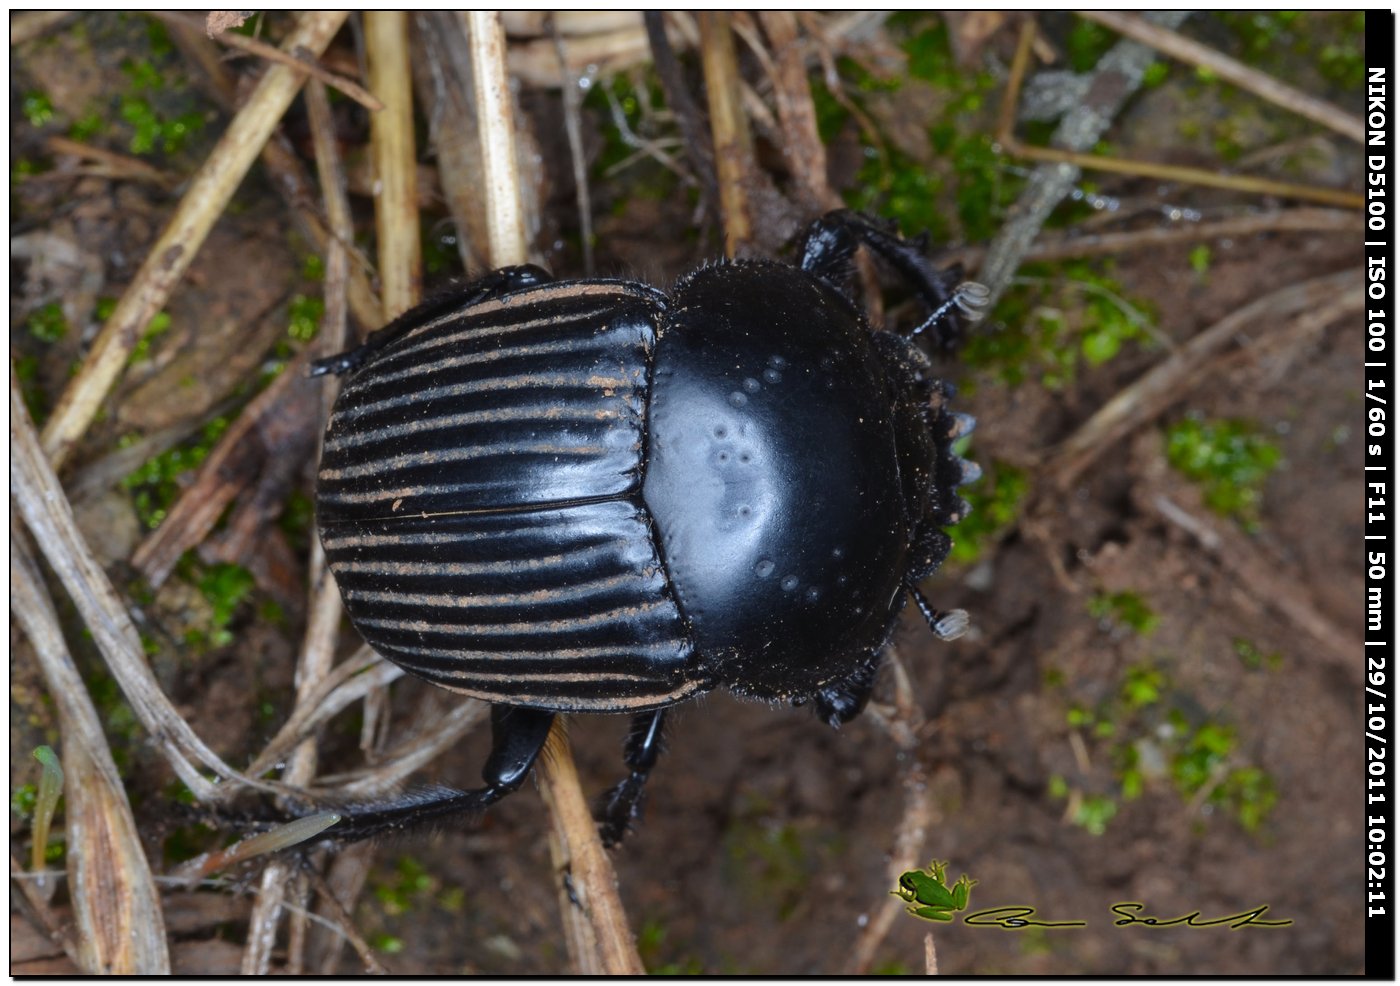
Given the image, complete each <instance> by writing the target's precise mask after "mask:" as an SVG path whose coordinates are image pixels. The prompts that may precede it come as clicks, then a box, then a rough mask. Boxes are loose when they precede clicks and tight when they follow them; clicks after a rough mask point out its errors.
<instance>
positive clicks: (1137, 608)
mask: <svg viewBox="0 0 1400 986" xmlns="http://www.w3.org/2000/svg"><path fill="white" fill-rule="evenodd" d="M1088 606H1089V615H1091V616H1093V617H1095V618H1096V619H1100V620H1109V621H1111V622H1113V623H1117V624H1120V625H1122V626H1125V627H1128V628H1129V629H1131V630H1132V631H1133V632H1134V633H1138V634H1141V635H1142V636H1144V637H1145V636H1147V635H1148V634H1150V633H1152V631H1153V630H1156V629H1157V624H1158V623H1159V622H1160V620H1159V618H1158V616H1157V614H1156V613H1154V612H1153V611H1152V608H1151V607H1150V606H1148V605H1147V601H1146V600H1145V599H1143V598H1142V597H1141V596H1139V595H1138V594H1137V593H1135V592H1115V593H1111V594H1110V593H1105V592H1100V593H1096V594H1095V595H1094V596H1092V597H1091V598H1090V599H1089V604H1088Z"/></svg>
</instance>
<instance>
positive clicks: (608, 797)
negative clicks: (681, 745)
mask: <svg viewBox="0 0 1400 986" xmlns="http://www.w3.org/2000/svg"><path fill="white" fill-rule="evenodd" d="M665 724H666V710H665V709H657V710H656V711H655V712H644V713H642V714H641V715H639V716H635V717H634V718H633V719H632V727H631V729H630V730H629V731H628V733H627V742H626V743H625V745H624V746H623V753H622V762H623V763H625V764H627V766H629V767H631V768H632V773H631V774H629V775H628V776H627V778H626V779H625V780H622V781H619V782H618V783H617V784H616V785H614V786H613V788H612V790H610V791H608V793H607V794H605V795H603V797H602V799H601V800H600V801H599V804H598V813H597V814H598V835H599V837H600V838H601V839H602V840H603V845H605V846H607V847H608V848H609V849H611V848H612V847H613V846H616V845H618V844H620V843H621V842H622V840H623V838H624V837H625V836H626V835H627V830H628V829H629V828H631V826H632V820H633V819H634V818H639V817H640V816H641V813H642V795H643V793H644V792H645V788H646V782H647V775H648V774H650V773H651V769H652V768H653V767H655V766H656V761H657V760H658V759H659V758H660V756H661V752H662V751H663V750H664V749H665V739H664V730H665Z"/></svg>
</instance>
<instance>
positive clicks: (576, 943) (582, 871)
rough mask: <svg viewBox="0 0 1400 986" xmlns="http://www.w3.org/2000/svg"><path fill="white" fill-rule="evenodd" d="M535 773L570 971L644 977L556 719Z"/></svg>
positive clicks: (613, 877) (612, 874) (559, 720)
mask: <svg viewBox="0 0 1400 986" xmlns="http://www.w3.org/2000/svg"><path fill="white" fill-rule="evenodd" d="M536 772H537V773H538V775H539V778H540V794H541V795H542V796H543V797H544V800H545V803H546V804H547V805H548V806H549V817H550V822H551V824H552V831H551V833H550V849H551V852H552V855H553V856H554V867H555V871H556V876H557V877H558V879H559V882H560V886H559V894H560V897H559V902H560V907H561V908H562V909H563V914H564V927H565V930H566V931H567V932H568V942H569V957H570V958H571V959H572V960H573V964H574V971H575V972H576V973H578V974H580V975H585V976H590V975H607V976H641V975H645V974H646V969H645V967H644V966H643V965H642V960H641V958H640V957H639V956H638V955H637V945H636V941H635V939H634V938H633V937H632V930H631V928H630V926H629V925H628V921H627V914H626V912H625V911H624V910H623V909H622V900H621V898H620V897H619V896H618V893H617V874H616V873H615V872H614V871H613V867H612V861H611V860H609V859H608V856H607V853H606V851H605V850H604V849H603V844H602V843H601V842H600V841H599V840H598V827H597V824H596V823H595V822H594V821H593V814H592V812H590V811H589V810H588V803H587V802H586V801H585V800H584V798H583V790H582V788H581V787H580V786H579V780H578V772H577V770H576V769H575V768H574V758H573V753H572V752H571V750H570V748H569V737H568V734H567V732H566V731H565V729H564V725H563V719H562V717H560V718H556V719H555V721H554V727H553V728H552V729H551V730H550V732H549V740H548V741H547V742H546V744H545V748H544V753H543V754H542V755H541V756H540V759H539V763H538V765H537V766H536Z"/></svg>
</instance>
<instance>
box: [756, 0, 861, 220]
mask: <svg viewBox="0 0 1400 986" xmlns="http://www.w3.org/2000/svg"><path fill="white" fill-rule="evenodd" d="M756 16H757V17H758V21H759V23H760V24H761V25H762V26H763V33H764V34H766V35H767V36H768V43H769V44H770V45H771V46H772V49H773V75H772V80H773V100H774V102H775V103H776V104H777V107H778V122H779V125H780V126H781V127H782V133H783V155H784V157H785V158H786V159H787V163H788V168H789V170H790V171H791V172H792V174H793V176H794V177H795V178H796V179H797V181H798V183H799V187H800V188H802V189H803V191H804V192H805V193H806V196H807V198H808V199H809V202H808V203H806V204H807V206H808V208H810V209H812V211H814V212H817V211H826V210H830V209H839V208H841V205H842V203H841V197H840V196H839V195H837V194H836V192H834V191H833V190H832V188H831V184H830V182H829V181H828V180H827V167H826V145H825V144H823V143H822V140H821V134H820V133H819V132H818V130H817V110H816V104H815V103H813V102H812V85H811V82H810V81H809V79H808V76H807V58H806V55H805V52H804V48H803V46H802V44H801V43H800V39H799V37H798V33H797V17H796V15H795V14H793V13H792V12H791V11H787V10H783V11H763V12H760V13H758V14H757V15H756Z"/></svg>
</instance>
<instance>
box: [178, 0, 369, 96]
mask: <svg viewBox="0 0 1400 986" xmlns="http://www.w3.org/2000/svg"><path fill="white" fill-rule="evenodd" d="M151 16H152V17H155V18H158V19H159V20H162V21H165V22H166V23H167V24H181V25H183V26H184V27H186V28H189V29H191V30H202V29H204V26H203V25H202V24H200V22H199V18H197V17H189V16H188V15H186V14H179V13H173V12H170V11H160V10H157V11H153V12H152V13H151ZM205 36H206V37H208V38H210V39H211V40H214V41H217V42H219V44H225V45H228V46H229V47H230V48H237V49H238V50H240V51H246V52H248V53H249V54H250V55H256V56H257V57H259V58H262V59H265V60H267V61H269V62H274V63H276V64H278V65H289V66H291V67H292V68H297V69H301V70H302V71H304V72H306V73H307V74H308V75H310V76H311V77H312V78H313V79H319V80H320V81H321V82H322V83H324V84H325V85H328V86H330V87H331V88H332V89H335V90H337V91H339V92H342V93H344V94H345V95H346V96H348V97H350V98H351V99H353V100H354V101H355V102H357V103H359V104H360V105H361V106H363V107H364V108H365V109H367V110H369V111H370V112H371V113H377V112H378V111H380V110H382V109H383V108H384V104H383V103H381V102H380V101H379V100H378V99H375V98H374V96H373V95H372V94H371V93H369V92H366V91H365V89H364V87H362V86H360V85H359V84H358V83H355V82H352V81H350V80H349V79H347V78H345V77H344V76H342V75H336V74H335V73H334V72H331V71H329V70H327V69H325V68H323V67H322V66H321V65H320V64H319V63H317V62H316V61H315V60H314V59H307V58H298V57H297V56H296V53H295V51H291V52H288V51H283V50H282V49H280V48H274V47H273V46H272V45H270V44H268V43H267V42H266V41H259V40H258V39H257V38H250V37H247V36H246V35H243V34H238V33H237V32H235V31H221V32H219V33H217V34H210V33H209V32H208V31H207V30H205Z"/></svg>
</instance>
